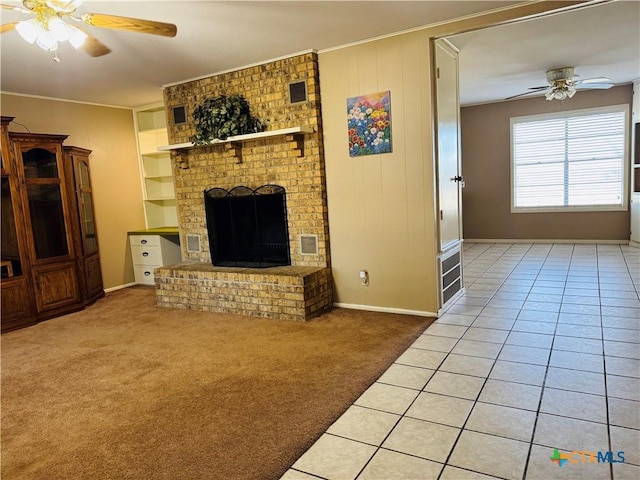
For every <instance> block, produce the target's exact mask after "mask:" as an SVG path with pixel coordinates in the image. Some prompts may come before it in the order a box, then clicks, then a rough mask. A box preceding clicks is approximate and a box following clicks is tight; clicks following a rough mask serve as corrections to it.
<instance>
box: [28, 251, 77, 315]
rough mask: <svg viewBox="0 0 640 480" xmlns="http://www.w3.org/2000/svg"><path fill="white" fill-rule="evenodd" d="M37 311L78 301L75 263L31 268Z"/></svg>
mask: <svg viewBox="0 0 640 480" xmlns="http://www.w3.org/2000/svg"><path fill="white" fill-rule="evenodd" d="M33 275H34V280H35V282H34V283H35V286H36V303H37V307H38V313H42V312H45V311H47V310H53V309H55V308H59V307H64V306H66V305H70V304H73V303H76V302H79V301H80V292H79V289H78V282H77V279H76V272H75V263H74V262H67V263H58V264H56V265H55V266H51V267H40V268H37V269H36V268H34V269H33Z"/></svg>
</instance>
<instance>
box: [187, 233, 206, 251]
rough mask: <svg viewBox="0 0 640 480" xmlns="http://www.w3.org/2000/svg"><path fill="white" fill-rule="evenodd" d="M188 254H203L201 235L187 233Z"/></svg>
mask: <svg viewBox="0 0 640 480" xmlns="http://www.w3.org/2000/svg"><path fill="white" fill-rule="evenodd" d="M187 252H189V253H202V249H201V248H200V235H195V234H193V233H187Z"/></svg>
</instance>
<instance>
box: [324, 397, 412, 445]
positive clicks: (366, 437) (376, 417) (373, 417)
mask: <svg viewBox="0 0 640 480" xmlns="http://www.w3.org/2000/svg"><path fill="white" fill-rule="evenodd" d="M399 418H400V416H399V415H394V414H391V413H387V412H380V411H378V410H372V409H370V408H364V407H359V406H357V405H352V406H351V407H349V409H348V410H347V411H346V412H344V413H343V414H342V416H341V417H340V418H339V419H338V420H336V421H335V422H334V423H333V425H331V426H330V427H329V429H328V430H327V433H331V434H333V435H337V436H339V437H345V438H349V439H351V440H357V441H359V442H363V443H369V444H371V445H380V444H381V443H382V441H383V440H384V439H385V438H386V436H387V435H388V434H389V432H390V431H391V429H392V428H393V427H394V425H395V424H396V422H397V421H398V419H399Z"/></svg>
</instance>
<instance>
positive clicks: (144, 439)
mask: <svg viewBox="0 0 640 480" xmlns="http://www.w3.org/2000/svg"><path fill="white" fill-rule="evenodd" d="M430 322H431V320H430V319H426V318H421V317H412V316H401V315H391V314H382V313H372V312H360V311H353V310H344V309H334V310H333V311H332V312H330V313H328V314H326V315H324V316H322V317H319V318H317V319H314V320H312V321H309V322H305V323H297V322H290V321H274V320H263V319H254V318H248V317H241V316H236V315H226V314H212V313H205V312H187V311H183V310H174V309H165V308H159V307H156V306H155V297H154V291H153V289H151V288H148V287H133V288H128V289H125V290H120V291H117V292H114V293H111V294H109V295H107V297H106V298H104V299H103V300H100V301H99V302H98V303H97V304H95V305H93V306H91V307H90V308H88V309H87V310H84V311H82V312H78V313H74V314H71V315H67V316H65V317H60V318H57V319H52V320H48V321H46V322H43V323H41V324H38V325H36V326H33V327H29V328H26V329H23V330H19V331H15V332H10V333H7V334H5V335H3V336H2V399H1V402H2V478H3V479H7V480H19V479H29V480H36V479H47V480H52V479H65V480H69V479H136V480H146V479H171V480H177V479H188V480H195V479H224V480H231V479H247V480H249V479H250V480H260V479H277V478H279V477H280V476H281V475H282V474H283V473H284V472H285V471H286V470H287V468H288V467H289V466H290V465H291V464H292V463H293V462H294V461H295V460H296V459H297V457H298V456H299V455H300V454H302V453H303V452H304V450H305V449H306V448H308V447H309V446H310V445H311V444H312V443H313V442H314V441H315V439H316V438H318V437H319V436H320V435H321V434H322V432H323V431H324V430H325V429H326V428H327V427H328V426H329V425H330V424H331V423H332V422H333V421H334V420H335V419H336V418H338V417H339V416H340V414H341V413H342V412H343V411H344V410H346V408H347V407H348V406H349V404H350V403H351V402H353V401H354V400H355V399H356V398H357V397H358V396H359V395H360V394H361V393H362V392H363V391H364V390H365V389H366V388H367V387H368V386H369V385H370V384H371V383H372V382H374V381H375V380H376V379H377V378H378V376H379V375H380V374H381V373H382V372H383V371H384V370H385V369H386V368H387V366H388V365H390V364H391V363H392V362H393V360H395V359H396V358H397V357H398V356H399V355H400V354H401V353H402V351H403V350H404V349H405V348H406V347H408V346H409V345H410V344H411V343H412V341H413V340H414V339H415V338H416V337H417V336H418V335H420V333H421V332H422V331H424V329H425V328H426V327H427V326H428V324H429V323H430Z"/></svg>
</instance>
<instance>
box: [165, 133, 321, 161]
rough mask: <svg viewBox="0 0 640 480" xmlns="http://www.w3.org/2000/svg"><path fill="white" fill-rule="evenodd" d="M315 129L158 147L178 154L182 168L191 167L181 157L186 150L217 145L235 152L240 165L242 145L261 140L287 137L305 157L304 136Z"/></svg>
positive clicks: (252, 134) (299, 153)
mask: <svg viewBox="0 0 640 480" xmlns="http://www.w3.org/2000/svg"><path fill="white" fill-rule="evenodd" d="M313 131H314V130H313V127H291V128H282V129H280V130H269V131H266V132H258V133H247V134H245V135H235V136H233V137H227V139H226V140H220V139H217V138H216V139H214V140H212V141H211V142H209V143H207V144H202V145H196V144H194V143H192V142H187V143H176V144H174V145H163V146H159V147H158V151H159V152H170V151H174V152H176V164H177V165H178V166H179V167H180V168H189V165H188V163H187V161H186V160H185V158H184V157H183V156H182V155H181V153H182V152H184V151H185V150H192V149H194V148H206V147H211V146H215V145H225V146H226V147H227V149H228V150H232V151H233V155H234V156H235V157H236V158H237V159H238V163H242V144H243V143H245V142H250V141H252V140H259V139H261V138H269V137H277V136H286V137H289V138H287V140H288V141H289V142H290V143H291V145H292V149H294V150H296V151H297V152H298V156H299V157H304V134H305V133H313Z"/></svg>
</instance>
